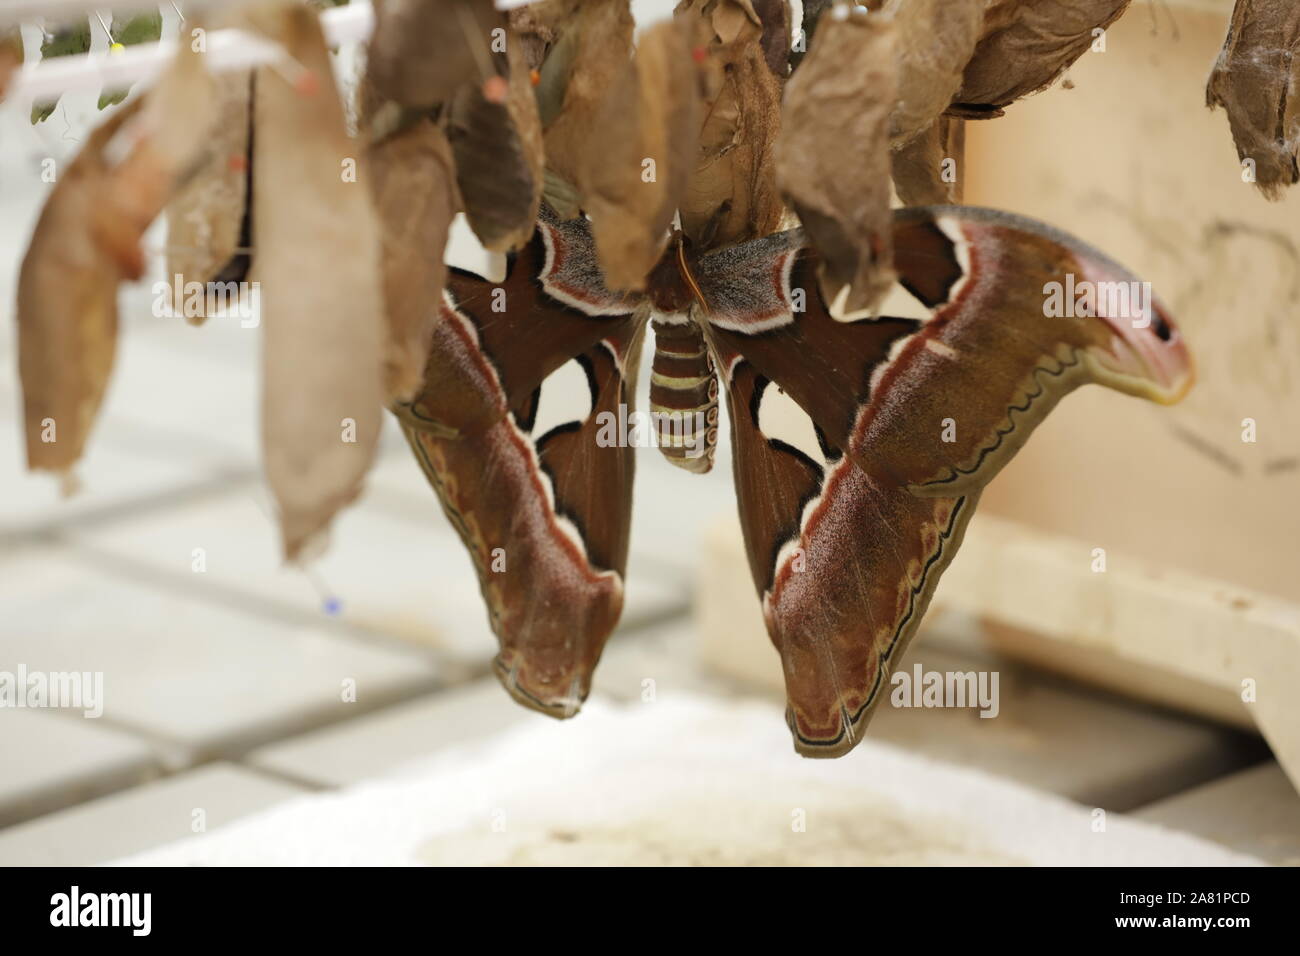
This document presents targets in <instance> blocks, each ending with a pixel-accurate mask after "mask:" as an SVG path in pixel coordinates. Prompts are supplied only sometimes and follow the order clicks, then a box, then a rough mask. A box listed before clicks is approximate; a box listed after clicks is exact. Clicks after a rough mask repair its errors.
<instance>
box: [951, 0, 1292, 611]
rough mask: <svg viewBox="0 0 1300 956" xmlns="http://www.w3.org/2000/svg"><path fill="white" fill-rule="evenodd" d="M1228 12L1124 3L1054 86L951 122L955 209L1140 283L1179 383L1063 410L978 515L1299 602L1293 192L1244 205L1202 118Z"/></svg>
mask: <svg viewBox="0 0 1300 956" xmlns="http://www.w3.org/2000/svg"><path fill="white" fill-rule="evenodd" d="M1230 9H1231V4H1230V3H1229V2H1226V0H1224V2H1205V0H1201V2H1197V3H1183V4H1180V3H1173V4H1168V3H1163V2H1160V3H1154V4H1152V3H1146V2H1141V3H1135V4H1134V5H1133V7H1132V9H1130V11H1129V12H1128V13H1127V14H1126V15H1125V16H1124V17H1123V18H1122V19H1121V20H1120V21H1119V22H1118V23H1117V24H1116V25H1115V26H1114V27H1112V28H1111V30H1110V31H1109V34H1108V36H1107V49H1106V51H1105V52H1104V53H1086V54H1084V56H1083V57H1082V58H1081V59H1080V61H1079V62H1078V63H1077V64H1076V65H1075V67H1074V68H1073V69H1072V70H1071V72H1070V76H1069V82H1070V83H1071V84H1072V85H1073V88H1072V89H1065V88H1062V87H1061V86H1060V85H1059V84H1058V86H1056V87H1054V88H1053V89H1051V90H1049V91H1047V92H1046V93H1043V94H1040V95H1038V96H1035V97H1030V98H1029V99H1027V100H1025V101H1023V102H1021V103H1019V104H1017V105H1015V106H1013V107H1011V109H1010V110H1009V111H1008V113H1007V115H1006V116H1005V117H1003V118H1002V119H998V120H993V121H990V122H984V123H971V124H969V127H968V147H967V149H968V152H967V162H966V167H967V183H966V186H967V192H966V201H967V202H969V203H972V204H978V205H987V206H997V207H1001V208H1004V209H1009V210H1012V211H1015V212H1020V213H1025V214H1027V215H1031V216H1035V217H1038V218H1041V219H1044V220H1046V221H1048V222H1051V223H1053V224H1055V225H1058V226H1061V227H1063V228H1065V229H1067V230H1068V231H1070V232H1073V233H1075V234H1076V235H1078V236H1079V237H1080V238H1082V239H1084V240H1086V241H1088V242H1090V243H1093V244H1095V245H1097V246H1099V247H1100V248H1102V249H1104V250H1106V251H1107V252H1108V253H1109V254H1111V255H1112V256H1113V257H1114V258H1116V259H1117V260H1119V261H1120V262H1122V263H1124V264H1125V265H1127V266H1129V267H1130V268H1131V269H1133V270H1134V271H1135V272H1137V273H1138V274H1139V275H1140V276H1141V277H1142V278H1144V279H1148V280H1150V281H1151V282H1153V283H1154V286H1155V290H1156V294H1157V295H1158V296H1160V298H1161V299H1162V300H1163V301H1164V302H1165V304H1166V305H1167V306H1168V307H1169V308H1170V310H1171V311H1172V314H1173V315H1174V317H1175V319H1176V320H1177V321H1178V323H1179V324H1180V326H1181V327H1182V329H1183V330H1184V332H1185V333H1186V335H1187V337H1188V339H1189V341H1190V343H1191V347H1192V350H1193V353H1194V355H1195V357H1196V360H1197V364H1198V371H1199V379H1198V384H1197V386H1196V388H1195V389H1194V390H1193V391H1192V393H1191V395H1190V396H1189V397H1188V398H1187V399H1186V400H1185V401H1184V403H1183V404H1182V405H1180V406H1179V407H1177V408H1173V409H1169V408H1161V407H1158V406H1153V405H1147V404H1145V403H1141V402H1137V401H1135V400H1133V399H1129V398H1126V397H1123V396H1120V395H1117V394H1115V393H1111V392H1108V391H1105V390H1103V389H1099V388H1086V389H1083V390H1081V391H1080V392H1078V393H1076V394H1075V395H1073V396H1071V397H1070V398H1069V399H1067V400H1066V401H1065V402H1064V403H1063V404H1062V405H1061V407H1060V408H1058V409H1057V411H1056V412H1054V413H1053V415H1052V416H1050V417H1049V418H1048V420H1047V421H1046V422H1045V423H1044V424H1043V425H1042V426H1041V427H1040V428H1039V430H1038V432H1037V433H1036V435H1035V436H1034V438H1033V439H1032V440H1031V441H1030V443H1029V445H1028V447H1027V448H1026V449H1025V450H1024V451H1023V452H1022V453H1021V455H1020V456H1019V458H1017V460H1015V461H1014V462H1013V463H1012V464H1011V465H1010V466H1009V467H1008V468H1007V469H1006V471H1005V472H1004V473H1003V475H1001V476H1000V477H999V478H998V479H997V480H996V481H995V482H994V483H993V485H992V486H991V487H990V488H989V490H988V491H987V493H986V494H985V497H984V504H983V506H982V510H984V509H987V510H989V511H994V512H997V513H1000V514H1002V515H1005V516H1009V517H1015V518H1018V519H1021V520H1024V521H1026V522H1029V523H1031V524H1033V525H1034V526H1036V527H1039V528H1043V529H1046V530H1051V531H1058V532H1062V533H1066V534H1069V535H1072V536H1074V537H1076V538H1079V539H1081V540H1082V541H1084V542H1086V543H1087V544H1088V546H1089V548H1092V547H1104V548H1107V549H1108V553H1109V554H1110V555H1111V558H1110V560H1111V562H1112V564H1113V562H1114V561H1115V560H1122V556H1123V555H1124V554H1126V553H1128V554H1133V555H1135V556H1138V557H1142V558H1145V559H1148V560H1154V561H1157V562H1166V563H1168V564H1169V565H1171V566H1177V567H1181V568H1183V569H1186V570H1189V571H1195V572H1198V573H1200V574H1205V575H1210V576H1212V577H1215V578H1218V579H1220V580H1224V581H1226V582H1231V583H1234V584H1238V585H1241V586H1245V587H1249V588H1253V589H1257V590H1261V591H1266V592H1271V593H1273V594H1277V595H1280V596H1283V597H1287V598H1290V599H1294V600H1300V500H1298V499H1300V186H1297V187H1295V188H1293V190H1292V192H1291V193H1290V194H1289V195H1288V197H1287V198H1286V199H1284V200H1283V201H1282V202H1278V203H1269V202H1267V201H1265V200H1264V199H1263V198H1261V197H1260V196H1259V194H1258V193H1257V192H1256V191H1255V189H1254V187H1253V186H1249V185H1247V184H1245V183H1243V182H1242V181H1241V169H1240V167H1239V165H1238V163H1237V156H1236V151H1235V150H1234V148H1233V145H1232V140H1231V137H1230V135H1229V132H1228V124H1227V120H1226V118H1225V116H1224V114H1223V113H1222V112H1221V111H1219V112H1215V113H1211V112H1210V111H1209V110H1207V109H1206V108H1205V93H1204V88H1205V79H1206V76H1207V74H1208V72H1209V69H1210V66H1211V64H1212V63H1213V62H1214V59H1215V57H1216V55H1217V52H1218V49H1219V46H1220V44H1221V43H1222V40H1223V35H1224V32H1225V30H1226V26H1227V18H1228V13H1229V12H1230ZM1247 417H1249V418H1253V419H1255V421H1256V422H1257V428H1258V442H1257V443H1256V444H1246V443H1243V442H1242V440H1241V422H1242V419H1244V418H1247ZM978 520H979V519H978V518H976V522H978ZM1081 560H1085V561H1086V560H1088V556H1087V555H1084V556H1082V557H1081Z"/></svg>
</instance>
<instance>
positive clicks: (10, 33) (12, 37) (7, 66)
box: [0, 27, 23, 103]
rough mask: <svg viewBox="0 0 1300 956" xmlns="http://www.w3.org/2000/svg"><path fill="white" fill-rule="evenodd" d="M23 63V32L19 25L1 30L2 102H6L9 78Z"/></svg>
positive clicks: (0, 93) (0, 85)
mask: <svg viewBox="0 0 1300 956" xmlns="http://www.w3.org/2000/svg"><path fill="white" fill-rule="evenodd" d="M22 65H23V34H22V31H21V30H19V29H18V28H17V27H13V28H12V29H7V30H0V103H2V102H4V98H5V91H6V90H7V89H8V88H9V79H10V77H12V76H13V74H14V73H15V72H17V71H18V70H19V69H20V68H21V67H22Z"/></svg>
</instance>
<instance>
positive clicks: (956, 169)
mask: <svg viewBox="0 0 1300 956" xmlns="http://www.w3.org/2000/svg"><path fill="white" fill-rule="evenodd" d="M965 147H966V121H965V120H963V119H959V118H958V117H955V116H940V117H939V118H938V119H937V120H935V121H934V122H933V123H931V124H930V127H929V129H926V130H924V131H923V132H922V133H921V135H920V136H917V137H915V138H914V139H912V140H911V141H910V142H909V143H908V144H907V145H906V146H904V147H903V148H902V149H896V150H894V152H893V156H892V160H893V166H894V191H895V192H897V193H898V199H899V201H900V202H902V203H903V205H905V206H947V205H955V204H959V203H960V202H961V201H962V176H964V175H965V170H964V169H963V164H964V162H965V152H966V149H965Z"/></svg>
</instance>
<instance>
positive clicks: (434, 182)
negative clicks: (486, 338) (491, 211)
mask: <svg viewBox="0 0 1300 956" xmlns="http://www.w3.org/2000/svg"><path fill="white" fill-rule="evenodd" d="M361 101H362V103H361V110H362V129H363V131H364V135H366V136H368V137H369V140H370V141H369V144H368V146H367V147H366V165H365V170H364V171H365V174H366V180H367V183H368V184H369V188H370V194H371V197H372V199H373V200H374V205H375V212H376V214H377V215H378V217H379V226H380V230H381V233H382V236H383V246H382V249H383V255H382V257H381V268H382V269H383V277H384V315H385V316H386V317H387V320H388V343H387V346H386V349H385V353H384V379H385V385H386V390H387V395H388V400H389V401H390V402H393V401H403V400H407V399H409V398H411V396H412V395H413V393H414V392H415V390H416V389H417V388H418V387H419V385H420V383H421V381H422V377H423V375H422V373H423V370H424V363H425V360H426V358H427V357H428V356H429V346H430V343H431V341H432V336H433V324H434V322H435V321H436V317H437V310H436V309H435V308H432V307H430V303H436V302H438V301H439V300H440V299H441V298H442V289H443V285H444V284H445V282H446V278H447V267H446V266H445V265H444V264H443V253H444V251H445V249H446V245H447V231H448V229H449V228H450V226H451V220H452V217H453V216H455V215H456V212H457V210H459V209H460V205H461V203H460V193H459V192H458V191H457V189H456V165H455V160H454V159H453V157H452V153H451V146H450V145H449V144H448V143H447V137H446V135H445V134H444V133H443V131H442V128H441V127H440V126H439V125H438V124H437V123H435V122H434V121H433V119H432V118H431V117H430V116H429V115H428V114H427V113H425V112H424V111H422V110H404V109H402V108H401V107H399V106H398V105H397V104H396V103H393V102H392V101H391V100H390V101H387V102H386V103H383V104H381V103H377V102H375V93H374V90H373V87H372V86H371V85H370V84H369V82H368V81H366V80H363V83H362V93H361Z"/></svg>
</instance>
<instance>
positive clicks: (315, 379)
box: [249, 2, 436, 560]
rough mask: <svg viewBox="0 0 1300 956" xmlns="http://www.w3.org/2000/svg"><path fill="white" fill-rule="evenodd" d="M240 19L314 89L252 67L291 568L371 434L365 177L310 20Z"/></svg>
mask: <svg viewBox="0 0 1300 956" xmlns="http://www.w3.org/2000/svg"><path fill="white" fill-rule="evenodd" d="M249 20H250V22H251V23H252V25H253V26H254V27H255V28H256V29H258V30H260V31H261V32H262V33H264V34H266V35H267V36H268V37H270V38H271V39H273V40H277V41H278V42H280V43H281V44H282V45H283V46H284V47H285V49H286V50H287V52H288V54H289V55H290V56H291V57H293V58H294V59H295V60H297V61H298V63H300V64H301V65H302V66H303V67H305V68H306V69H307V70H310V71H311V72H312V73H314V74H315V77H316V81H317V82H316V83H315V87H316V88H315V89H314V90H313V91H311V92H299V91H298V90H296V89H295V88H294V87H293V86H292V85H290V83H289V82H288V81H287V80H286V79H285V78H284V77H283V76H281V75H280V74H279V73H278V72H276V71H275V70H274V69H271V68H261V69H259V70H258V73H257V78H256V101H255V104H254V111H253V115H254V132H253V142H254V144H255V145H254V154H253V245H254V249H255V253H254V255H255V259H254V267H253V276H254V278H255V281H256V283H257V286H256V288H257V289H258V291H259V294H260V297H261V306H262V319H263V321H262V324H263V326H264V329H263V343H262V446H263V453H264V455H265V458H266V472H267V478H268V480H269V482H270V486H271V490H272V492H273V493H274V495H275V498H276V501H277V503H278V506H279V516H280V525H281V531H282V534H283V537H284V551H285V555H286V557H287V558H288V559H289V560H296V559H298V558H299V557H301V556H303V555H304V548H305V546H306V545H307V544H308V542H313V543H315V542H316V541H318V540H319V538H320V537H322V535H323V532H324V531H325V529H326V528H327V527H328V526H329V523H330V521H331V520H332V519H333V517H334V515H335V513H336V512H338V511H339V509H341V508H343V507H344V506H345V505H347V504H348V503H349V502H351V501H352V500H353V499H354V498H355V497H356V496H357V494H358V492H359V491H360V490H361V483H362V480H363V478H364V476H365V473H366V471H367V470H368V469H369V467H370V463H371V460H372V458H373V457H374V452H375V444H376V441H377V439H378V437H379V424H380V413H381V408H382V406H383V402H384V388H383V374H382V365H383V324H382V323H383V320H382V318H381V315H382V313H383V296H382V291H381V281H380V273H379V242H380V240H379V227H378V224H377V223H376V220H375V213H374V210H373V207H372V204H371V199H370V196H369V194H368V190H367V187H366V186H365V184H364V182H363V180H364V179H365V175H366V174H365V171H364V169H360V170H358V176H357V177H356V181H347V180H351V178H352V177H350V176H347V175H346V174H347V171H348V169H349V165H350V164H351V163H355V162H356V160H357V151H358V149H359V144H358V143H355V142H353V141H352V140H350V139H349V138H348V135H347V129H346V126H345V123H344V114H343V106H342V104H341V103H340V102H339V98H338V95H337V92H336V86H335V82H334V77H333V75H332V73H331V68H330V55H329V50H328V49H327V48H326V46H325V38H324V36H323V35H322V34H321V29H320V24H319V23H318V22H317V18H316V15H315V14H314V13H312V12H311V11H310V10H309V9H308V8H306V7H303V6H299V5H298V4H296V3H283V2H277V3H271V4H264V5H261V6H259V7H257V8H256V9H255V10H253V11H252V12H251V13H250V15H249ZM434 307H436V305H435V304H434V303H430V308H434ZM312 550H315V548H313V549H312Z"/></svg>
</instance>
